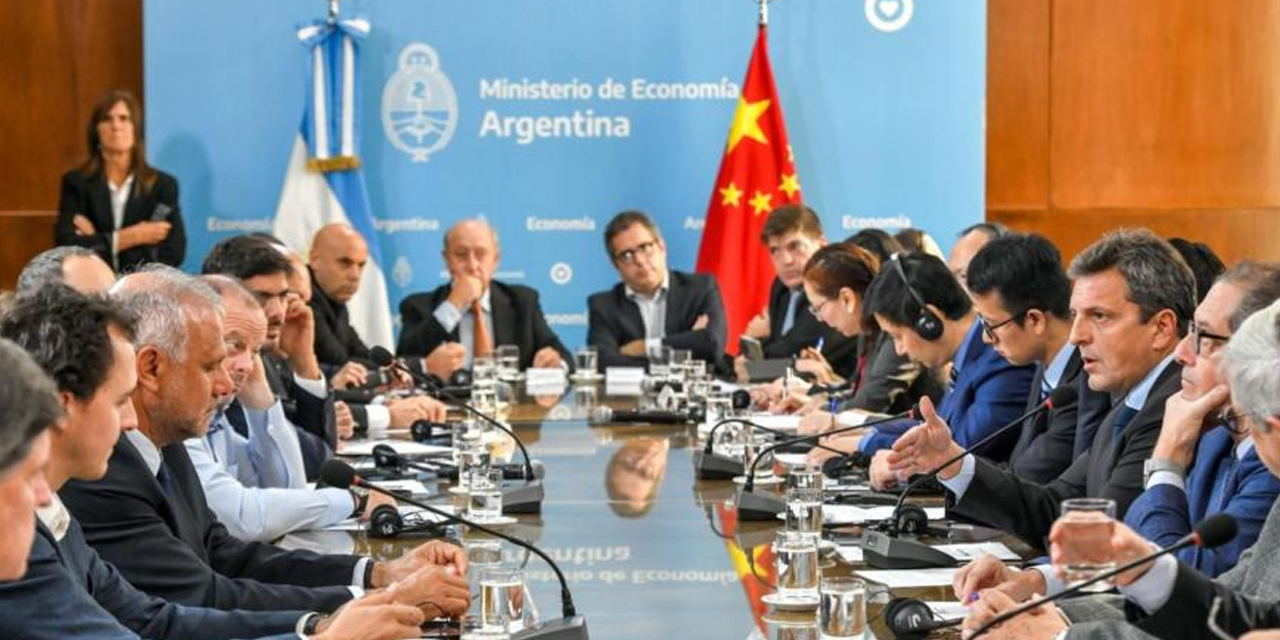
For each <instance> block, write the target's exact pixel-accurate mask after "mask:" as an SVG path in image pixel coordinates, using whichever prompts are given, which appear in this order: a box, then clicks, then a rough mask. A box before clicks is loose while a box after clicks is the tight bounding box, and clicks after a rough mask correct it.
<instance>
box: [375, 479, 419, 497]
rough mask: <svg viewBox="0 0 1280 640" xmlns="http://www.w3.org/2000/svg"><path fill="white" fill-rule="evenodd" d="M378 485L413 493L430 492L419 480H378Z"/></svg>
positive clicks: (390, 489)
mask: <svg viewBox="0 0 1280 640" xmlns="http://www.w3.org/2000/svg"><path fill="white" fill-rule="evenodd" d="M378 486H379V487H382V488H383V489H386V490H387V491H408V492H409V493H413V494H419V495H420V494H424V493H431V492H430V491H427V485H425V484H422V481H421V480H379V481H378Z"/></svg>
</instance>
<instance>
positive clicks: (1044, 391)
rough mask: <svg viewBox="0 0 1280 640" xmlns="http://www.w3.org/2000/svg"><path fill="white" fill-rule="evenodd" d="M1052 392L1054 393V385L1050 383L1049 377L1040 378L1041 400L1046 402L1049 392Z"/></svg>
mask: <svg viewBox="0 0 1280 640" xmlns="http://www.w3.org/2000/svg"><path fill="white" fill-rule="evenodd" d="M1051 393H1053V387H1052V386H1050V385H1049V379H1048V378H1041V379H1040V402H1044V399H1045V398H1048V397H1049V394H1051Z"/></svg>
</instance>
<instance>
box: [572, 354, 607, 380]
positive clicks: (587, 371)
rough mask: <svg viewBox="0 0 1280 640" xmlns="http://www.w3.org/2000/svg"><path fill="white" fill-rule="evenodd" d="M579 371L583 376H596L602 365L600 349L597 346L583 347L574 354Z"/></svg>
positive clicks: (576, 367)
mask: <svg viewBox="0 0 1280 640" xmlns="http://www.w3.org/2000/svg"><path fill="white" fill-rule="evenodd" d="M573 361H574V365H575V367H574V368H575V369H576V370H577V373H578V374H579V375H582V376H595V375H596V372H597V371H598V370H599V365H600V351H599V350H598V349H596V348H595V347H582V348H581V349H578V350H577V351H575V352H574V354H573Z"/></svg>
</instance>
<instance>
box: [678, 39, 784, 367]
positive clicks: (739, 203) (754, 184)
mask: <svg viewBox="0 0 1280 640" xmlns="http://www.w3.org/2000/svg"><path fill="white" fill-rule="evenodd" d="M766 36H767V29H766V27H765V25H763V24H761V25H760V32H759V34H758V35H757V37H756V46H755V49H754V50H753V51H752V52H751V64H750V65H749V66H748V67H747V80H746V82H745V83H743V85H742V96H741V97H740V98H739V99H738V109H737V111H735V112H734V114H733V124H732V126H730V127H729V141H728V143H727V144H726V145H725V150H724V158H723V159H722V160H721V162H720V174H719V175H718V176H717V177H716V185H715V188H714V189H713V190H712V192H711V204H710V205H708V207H707V222H706V226H705V227H704V229H703V232H702V245H701V247H700V248H699V250H698V271H699V272H702V273H709V274H712V275H714V276H715V277H716V278H717V279H718V280H719V282H720V293H721V295H723V296H724V310H725V316H726V319H727V320H728V324H729V335H728V338H729V340H728V345H727V346H728V349H729V351H730V352H731V353H733V352H736V351H737V348H738V335H739V334H741V333H742V330H743V329H744V328H746V326H747V322H748V321H749V320H750V319H751V317H752V316H753V315H755V314H757V313H759V312H760V311H761V310H762V309H763V308H764V306H765V304H767V302H768V298H769V284H770V283H771V282H773V278H774V273H773V265H772V264H771V263H770V262H769V251H768V249H766V248H765V246H764V244H762V243H761V242H760V230H761V229H762V228H763V227H764V220H765V217H766V216H767V215H768V214H769V212H770V211H772V210H774V209H776V208H777V207H779V206H781V205H784V204H791V203H798V202H800V181H799V178H797V177H796V168H795V162H794V160H793V158H792V156H791V146H790V145H789V144H788V143H787V128H786V125H785V123H784V122H783V120H782V104H781V103H780V102H779V101H778V90H777V88H776V87H775V86H774V84H773V71H772V70H771V69H770V67H769V51H768V46H767V43H766V40H767V38H766Z"/></svg>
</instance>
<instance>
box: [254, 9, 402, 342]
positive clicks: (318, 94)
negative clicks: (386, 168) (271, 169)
mask: <svg viewBox="0 0 1280 640" xmlns="http://www.w3.org/2000/svg"><path fill="white" fill-rule="evenodd" d="M368 33H369V23H368V21H366V20H364V19H360V18H355V19H347V20H338V21H334V22H329V21H324V20H321V21H318V22H316V23H313V24H309V25H306V26H304V27H302V28H300V29H298V39H299V40H300V41H302V45H303V46H304V47H306V49H307V68H308V73H307V78H306V85H307V101H306V108H305V110H304V112H303V116H302V128H301V130H300V131H299V132H298V137H297V138H296V139H295V141H294V144H293V153H292V154H291V156H290V158H289V168H288V170H287V171H286V172H285V176H284V186H283V187H282V188H281V190H280V203H279V205H277V206H276V219H275V235H276V237H278V238H280V240H282V241H283V242H284V243H285V244H287V245H289V246H290V247H292V248H293V249H294V250H296V251H297V252H298V253H299V254H301V255H303V256H304V257H305V256H306V255H307V252H308V251H309V250H310V248H311V238H312V237H314V236H315V233H316V231H318V230H319V229H320V227H323V226H324V225H327V224H330V223H334V222H345V223H347V224H349V225H351V226H352V228H354V229H355V230H356V231H359V232H360V235H362V236H364V239H365V242H366V243H368V245H369V263H368V264H367V265H365V269H364V277H363V279H362V280H361V282H360V289H359V291H358V292H356V295H355V297H354V298H352V299H351V301H350V302H348V303H347V309H348V311H349V312H350V314H351V324H352V326H354V327H355V329H356V331H358V332H359V333H360V337H361V338H363V339H364V341H365V344H368V345H383V346H388V347H390V346H391V345H393V344H395V343H394V341H393V339H392V332H391V306H390V303H389V301H388V298H387V281H386V278H385V277H383V272H382V251H381V247H380V246H379V243H378V237H377V235H376V234H375V232H374V226H373V214H372V213H371V212H370V210H369V193H368V190H367V188H366V187H365V182H364V173H362V172H361V171H360V159H359V156H358V155H357V152H358V150H359V148H360V136H359V132H358V131H357V129H356V123H357V122H358V121H359V120H358V117H357V116H358V114H357V105H358V104H360V73H359V67H358V65H357V54H358V52H359V46H358V44H359V41H360V40H362V39H363V38H364V37H365V36H366V35H368Z"/></svg>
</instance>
